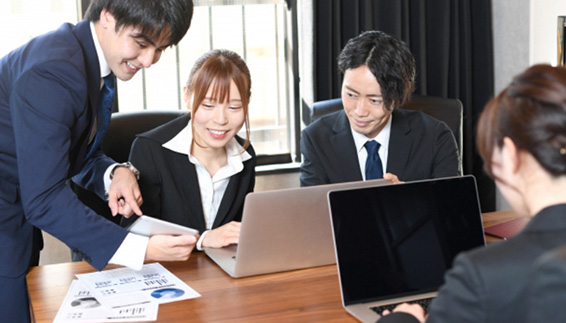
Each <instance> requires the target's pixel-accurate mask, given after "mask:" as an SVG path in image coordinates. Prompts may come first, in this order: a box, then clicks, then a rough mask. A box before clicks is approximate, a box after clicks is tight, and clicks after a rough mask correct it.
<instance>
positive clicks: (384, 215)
mask: <svg viewBox="0 0 566 323" xmlns="http://www.w3.org/2000/svg"><path fill="white" fill-rule="evenodd" d="M328 203H329V208H330V216H331V223H332V232H333V236H334V244H335V249H336V259H337V267H338V276H339V280H340V291H341V293H342V303H343V306H344V308H345V309H346V311H348V312H349V313H350V314H351V315H353V316H354V317H355V318H357V319H358V320H360V321H362V322H375V321H376V320H377V319H379V318H380V313H381V312H382V310H383V309H384V308H388V307H389V308H394V307H395V305H396V304H398V303H403V302H419V303H421V302H424V303H426V302H428V301H429V300H430V299H432V298H434V296H436V293H437V290H438V288H439V287H440V286H441V285H442V284H443V282H444V274H445V272H446V270H447V269H449V268H450V267H451V265H452V261H453V260H454V257H455V256H456V255H457V254H458V253H460V252H462V251H466V250H469V249H472V248H475V247H479V246H485V238H484V234H483V224H482V218H481V212H480V206H479V199H478V194H477V188H476V182H475V178H474V177H473V176H463V177H450V178H442V179H434V180H423V181H414V182H407V183H401V184H396V185H387V186H379V187H371V188H355V189H348V190H340V191H330V192H329V193H328ZM421 304H422V303H421Z"/></svg>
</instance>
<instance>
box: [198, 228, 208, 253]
mask: <svg viewBox="0 0 566 323" xmlns="http://www.w3.org/2000/svg"><path fill="white" fill-rule="evenodd" d="M208 231H210V230H206V231H204V232H203V233H202V234H201V235H200V238H198V241H197V250H198V251H202V242H203V241H204V236H205V235H206V234H207V233H208Z"/></svg>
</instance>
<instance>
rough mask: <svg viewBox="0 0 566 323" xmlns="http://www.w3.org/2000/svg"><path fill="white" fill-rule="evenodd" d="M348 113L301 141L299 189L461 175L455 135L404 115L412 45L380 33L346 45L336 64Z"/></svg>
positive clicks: (319, 124) (316, 126)
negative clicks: (335, 184) (370, 180)
mask: <svg viewBox="0 0 566 323" xmlns="http://www.w3.org/2000/svg"><path fill="white" fill-rule="evenodd" d="M338 68H339V69H340V72H342V73H344V81H343V83H342V104H343V105H344V110H341V111H338V112H335V113H332V114H330V115H327V116H324V117H322V118H320V119H318V120H316V121H315V122H313V123H312V124H311V125H309V126H308V127H307V128H306V129H305V130H304V131H303V133H302V136H301V152H302V153H303V165H302V166H301V177H300V180H301V186H310V185H320V184H332V183H340V182H349V181H360V180H367V179H374V178H385V179H387V180H391V181H393V182H398V181H412V180H419V179H429V178H438V177H447V176H458V175H460V174H461V171H460V157H459V155H458V148H457V145H456V140H455V139H454V135H453V134H452V132H451V131H450V129H449V128H448V126H446V124H444V123H443V122H440V121H438V120H436V119H434V118H432V117H430V116H428V115H426V114H424V113H422V112H419V111H409V110H403V109H399V107H401V106H403V105H404V104H405V103H407V101H408V100H409V98H410V96H411V93H412V92H413V89H414V83H415V60H414V58H413V55H412V54H411V52H410V50H409V48H408V47H407V45H406V44H405V43H404V42H402V41H400V40H398V39H396V38H394V37H391V36H390V35H387V34H385V33H383V32H380V31H368V32H364V33H362V34H361V35H359V36H357V37H355V38H352V39H350V40H349V41H348V43H347V44H346V46H345V47H344V49H343V50H342V52H341V53H340V55H339V57H338Z"/></svg>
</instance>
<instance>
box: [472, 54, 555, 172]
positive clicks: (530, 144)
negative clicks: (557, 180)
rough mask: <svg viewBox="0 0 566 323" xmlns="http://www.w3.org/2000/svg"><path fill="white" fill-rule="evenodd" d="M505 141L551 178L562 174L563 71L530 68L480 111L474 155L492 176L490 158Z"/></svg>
mask: <svg viewBox="0 0 566 323" xmlns="http://www.w3.org/2000/svg"><path fill="white" fill-rule="evenodd" d="M505 137H509V138H510V139H511V140H513V142H514V143H515V145H516V146H517V148H518V149H520V150H524V151H527V152H529V153H530V154H531V155H532V156H533V157H534V158H535V159H536V160H537V161H538V162H539V164H540V165H541V166H542V167H543V168H544V169H545V170H546V171H548V173H550V174H552V175H553V176H559V175H564V174H566V68H565V67H552V66H550V65H543V64H541V65H534V66H532V67H530V68H528V69H527V70H526V71H525V72H523V73H522V74H519V75H518V76H516V77H515V78H513V81H512V82H511V84H509V86H508V87H507V88H506V89H504V90H503V91H502V92H501V93H500V94H499V95H498V96H497V97H495V98H493V99H491V100H490V101H489V102H488V103H487V105H486V107H485V109H484V110H483V112H482V114H481V116H480V119H479V122H478V128H477V146H478V151H479V153H480V155H481V157H482V159H483V161H484V169H485V171H486V172H487V173H488V174H490V175H491V176H493V173H492V155H493V151H494V149H495V148H496V147H497V148H501V147H502V145H503V138H505Z"/></svg>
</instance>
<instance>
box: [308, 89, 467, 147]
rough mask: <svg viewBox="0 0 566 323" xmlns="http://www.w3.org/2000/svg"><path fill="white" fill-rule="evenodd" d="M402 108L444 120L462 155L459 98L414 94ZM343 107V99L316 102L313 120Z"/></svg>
mask: <svg viewBox="0 0 566 323" xmlns="http://www.w3.org/2000/svg"><path fill="white" fill-rule="evenodd" d="M401 108H403V109H407V110H419V111H422V112H424V113H426V114H428V115H430V116H431V117H433V118H436V119H438V120H440V121H444V123H446V125H447V126H448V128H450V130H452V133H453V134H454V138H455V139H456V144H457V145H458V152H459V153H460V157H462V153H463V138H462V137H463V136H462V133H463V130H462V126H463V106H462V102H460V100H458V99H447V98H441V97H434V96H424V95H416V94H415V95H413V96H411V100H410V101H409V102H408V103H407V104H406V105H404V106H402V107H401ZM341 109H343V106H342V99H341V98H337V99H330V100H324V101H318V102H315V103H314V104H313V105H312V109H311V120H312V121H314V120H316V119H318V118H320V117H322V116H323V115H326V114H329V113H332V112H335V111H339V110H341Z"/></svg>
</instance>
